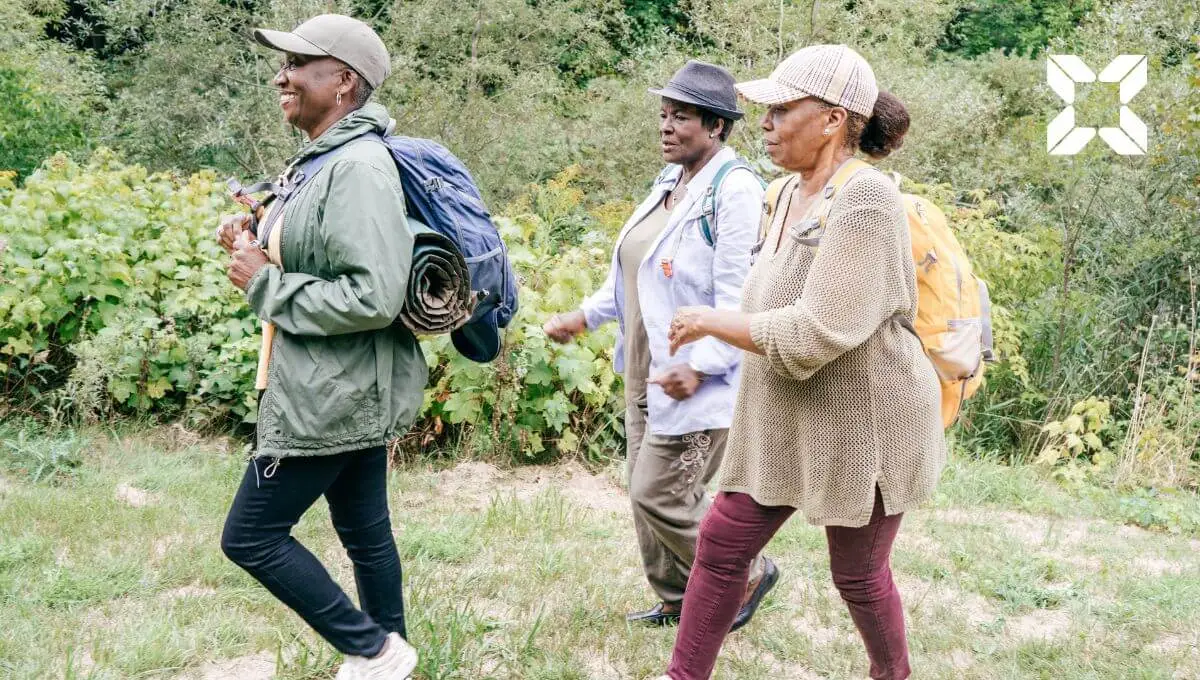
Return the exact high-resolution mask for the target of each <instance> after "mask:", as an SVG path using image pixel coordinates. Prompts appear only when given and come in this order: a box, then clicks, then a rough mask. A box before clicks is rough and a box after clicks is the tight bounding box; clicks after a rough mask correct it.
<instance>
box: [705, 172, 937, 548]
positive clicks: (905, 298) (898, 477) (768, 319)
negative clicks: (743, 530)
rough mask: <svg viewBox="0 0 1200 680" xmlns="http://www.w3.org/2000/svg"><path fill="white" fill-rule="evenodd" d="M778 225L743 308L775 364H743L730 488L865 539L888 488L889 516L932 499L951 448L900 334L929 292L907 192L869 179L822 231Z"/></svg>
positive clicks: (923, 370) (912, 348) (861, 180)
mask: <svg viewBox="0 0 1200 680" xmlns="http://www.w3.org/2000/svg"><path fill="white" fill-rule="evenodd" d="M781 203H782V202H781ZM774 212H775V214H774V215H773V216H771V217H768V218H764V219H767V220H769V221H770V225H769V228H768V231H767V235H766V238H765V239H764V244H763V247H762V250H761V251H760V252H759V253H758V255H757V259H756V261H755V263H754V265H753V267H752V268H751V270H750V274H749V276H748V277H747V279H746V284H745V289H744V292H743V298H742V308H743V310H745V311H747V312H750V313H752V314H753V316H752V320H751V325H750V333H751V337H752V338H753V340H754V344H755V345H756V346H757V347H759V348H760V349H761V350H763V352H764V353H765V356H762V355H759V354H754V353H750V352H747V353H746V356H745V359H744V361H743V364H742V382H741V388H740V391H739V393H738V400H737V406H736V407H735V410H734V417H733V425H732V427H731V429H730V433H729V443H728V449H727V450H726V453H725V461H724V465H723V467H722V475H721V483H720V488H721V490H723V491H728V492H741V493H746V494H749V495H750V496H751V497H753V498H754V500H756V501H757V502H758V503H760V504H762V505H786V506H791V507H794V508H798V509H799V510H801V511H802V512H803V513H804V515H805V517H807V518H808V521H809V522H811V523H813V524H817V525H837V526H849V527H857V526H863V525H865V524H866V523H867V522H868V521H869V520H870V517H871V510H872V507H873V505H874V491H875V486H876V484H878V485H879V488H880V490H881V493H882V496H883V503H884V509H885V511H886V512H887V514H889V515H894V514H896V513H900V512H905V511H907V510H909V509H911V508H913V507H915V506H916V505H918V504H919V503H921V502H922V501H923V500H925V499H927V498H928V497H929V495H930V494H931V493H932V491H933V488H934V485H935V484H936V482H937V479H938V476H939V474H940V473H941V469H942V466H943V465H944V463H945V460H946V441H945V437H944V436H943V431H942V423H941V416H940V412H939V404H940V396H941V393H940V389H941V388H940V387H939V385H938V381H937V376H936V374H935V373H934V369H933V366H932V364H931V363H930V362H929V359H928V358H926V356H925V353H924V352H923V351H922V349H921V344H920V341H919V340H918V339H917V337H916V336H915V335H913V333H911V332H909V331H908V330H906V329H905V327H904V325H903V324H902V319H903V318H906V319H908V321H909V322H910V323H911V321H912V320H913V319H914V318H915V316H916V311H917V292H916V275H915V271H914V265H913V260H912V256H911V254H910V248H911V246H910V244H909V234H908V223H907V221H906V219H905V214H904V208H903V206H902V204H901V201H900V193H899V191H898V190H897V188H896V186H895V184H894V183H893V182H891V181H890V180H889V179H888V178H887V177H886V176H884V175H883V174H882V173H880V172H879V171H877V170H875V169H867V170H863V171H861V172H859V173H858V174H857V175H855V176H854V178H853V179H851V180H850V181H849V182H848V183H846V185H845V186H844V187H843V188H842V189H841V191H839V192H838V194H837V195H835V196H834V197H833V202H832V208H831V211H830V213H829V218H828V220H827V221H826V222H825V224H824V226H823V227H821V226H815V227H814V226H813V225H812V224H811V223H805V224H804V225H802V226H801V227H800V228H792V225H787V228H786V229H785V227H784V225H783V224H782V221H783V215H784V213H786V210H784V209H783V208H782V205H781V207H780V209H778V210H775V211H774ZM781 229H785V233H783V234H782V240H781V241H780V242H779V243H780V245H779V249H778V251H776V250H775V244H776V242H777V239H779V237H780V230H781Z"/></svg>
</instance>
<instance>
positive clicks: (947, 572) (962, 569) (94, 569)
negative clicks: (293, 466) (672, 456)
mask: <svg viewBox="0 0 1200 680" xmlns="http://www.w3.org/2000/svg"><path fill="white" fill-rule="evenodd" d="M40 445H44V446H45V447H46V450H54V451H55V452H56V453H55V456H56V457H57V458H59V459H61V460H64V461H71V464H70V465H66V466H62V467H61V468H58V467H55V468H47V467H45V466H44V465H42V464H41V461H43V460H44V458H39V457H34V458H30V456H32V455H33V452H36V451H37V450H38V447H39V446H40ZM56 447H57V448H56ZM232 448H235V447H231V446H226V445H225V444H224V443H223V442H215V441H208V442H197V441H194V440H188V439H187V437H184V436H180V434H179V433H178V432H177V431H173V430H170V429H159V430H141V431H130V432H121V431H117V432H100V431H94V430H93V431H86V432H81V433H73V434H70V435H65V436H61V435H60V436H58V437H55V438H53V439H48V440H44V441H41V442H39V441H38V440H37V438H36V437H33V438H28V437H27V438H26V439H24V440H22V442H21V445H20V447H19V450H18V449H14V448H8V449H5V448H3V447H0V450H3V451H5V453H4V454H3V455H5V456H9V459H6V460H5V461H3V463H4V464H0V470H3V471H4V472H0V677H4V678H37V679H41V678H63V677H66V678H95V679H108V678H170V677H181V678H204V679H206V680H214V679H216V678H235V677H236V678H244V679H253V678H262V677H280V678H289V679H300V678H312V679H317V678H330V677H332V675H333V673H334V672H335V671H336V669H337V664H338V662H339V658H338V655H337V654H336V653H335V652H334V651H333V650H332V649H331V648H330V647H329V646H328V645H327V644H325V643H324V642H323V641H321V640H320V639H318V638H317V637H315V636H314V635H313V634H312V633H311V632H310V631H309V630H308V629H307V628H306V627H305V626H304V625H303V623H302V622H301V621H300V620H299V619H298V618H297V617H296V616H295V615H294V614H292V613H291V612H289V611H288V610H287V609H285V608H284V607H282V606H281V605H279V604H278V603H276V602H275V601H274V599H273V598H271V596H270V595H269V594H268V593H267V592H266V591H265V590H264V589H263V588H261V587H260V586H258V585H257V584H256V583H255V582H254V581H252V580H251V579H250V578H249V577H247V576H246V575H245V574H243V573H242V572H241V571H240V570H239V569H238V568H237V567H235V566H233V565H232V564H230V563H229V562H227V561H226V560H225V558H224V557H223V556H222V555H221V553H220V549H219V547H218V541H219V535H220V529H221V524H222V521H223V519H224V512H225V510H226V508H227V506H228V504H229V501H230V498H231V496H232V493H233V491H234V489H235V488H236V485H237V481H238V479H239V477H240V475H241V472H242V469H243V463H242V461H241V458H240V456H239V455H238V453H237V452H233V451H230V450H227V449H232ZM16 457H22V458H21V459H20V460H17V459H16ZM30 460H33V461H34V462H35V463H37V465H36V466H35V465H30V463H29V461H30ZM22 461H24V462H22ZM35 472H36V474H35ZM392 475H393V476H392V480H391V487H390V488H391V494H392V508H393V517H394V526H395V533H396V540H397V544H398V545H399V548H400V552H401V555H402V559H403V562H404V569H405V595H406V597H407V600H408V617H409V629H410V637H411V638H412V641H413V643H414V644H415V645H416V646H417V648H418V649H419V651H420V653H421V665H420V667H419V669H418V674H417V677H418V678H420V679H421V680H432V679H447V680H448V679H452V678H463V679H468V678H469V679H475V678H497V679H507V678H522V679H530V680H533V679H539V680H542V679H544V680H571V679H579V680H585V679H600V678H604V679H610V678H630V679H633V680H642V679H643V678H647V677H652V676H653V675H655V674H657V673H660V672H662V670H663V668H664V666H665V664H666V661H667V659H668V658H669V655H670V649H671V644H672V641H673V634H672V632H671V631H663V630H649V629H644V628H631V627H628V626H627V625H626V624H625V622H624V620H623V616H624V613H625V612H626V611H628V610H632V609H634V608H640V607H643V606H645V605H647V604H649V603H650V601H651V595H650V592H649V589H648V588H647V586H646V585H645V583H644V581H643V578H642V575H641V571H640V568H639V566H638V564H639V562H638V558H637V552H636V547H635V540H634V535H633V529H632V526H631V523H630V519H629V517H628V513H627V511H626V505H625V503H626V501H625V499H624V496H623V492H622V491H621V490H620V488H619V485H618V483H617V481H616V480H619V479H620V477H621V472H620V470H619V469H618V468H615V467H614V468H612V469H609V470H602V471H600V474H599V475H597V476H593V475H590V474H588V473H587V472H586V471H584V470H582V469H580V468H579V467H578V466H574V465H567V466H559V467H550V468H521V469H517V470H513V471H509V472H501V471H498V470H496V469H495V468H492V467H491V466H488V465H485V464H483V463H466V464H463V465H461V466H458V467H455V468H451V469H445V470H436V469H433V468H424V467H419V468H410V469H404V470H396V471H394V472H393V473H392ZM129 488H133V489H135V490H140V491H142V492H145V493H144V496H142V498H144V504H142V505H138V504H137V503H131V502H130V494H129V493H128V489H129ZM118 489H121V491H118ZM1131 498H1132V499H1133V501H1131V500H1130V499H1131ZM1157 502H1158V499H1157V498H1156V497H1152V496H1147V495H1146V494H1140V495H1138V496H1136V497H1131V496H1121V495H1118V494H1116V493H1115V492H1112V491H1107V490H1101V489H1088V490H1083V491H1078V492H1072V491H1069V490H1065V489H1063V488H1061V487H1059V486H1057V485H1055V484H1053V483H1050V482H1047V481H1046V480H1044V479H1043V478H1041V477H1040V476H1039V475H1038V474H1037V473H1036V472H1035V471H1034V470H1032V469H1030V468H1010V467H1003V466H998V465H994V464H991V463H986V462H966V461H957V462H955V463H953V464H952V465H951V467H950V468H949V469H948V470H947V472H946V474H945V476H944V478H943V480H942V484H941V486H940V487H939V491H938V494H937V496H936V497H935V498H934V499H933V501H931V502H930V503H929V504H928V507H926V508H924V509H922V510H920V511H917V512H913V513H910V515H909V516H908V517H907V518H906V519H905V524H904V528H903V529H902V531H901V534H900V538H899V539H898V542H897V545H896V551H895V556H894V560H893V563H894V568H895V572H896V574H897V579H898V581H899V583H900V587H901V590H902V593H903V596H904V601H905V607H906V615H907V617H908V623H909V630H910V644H911V647H912V657H913V664H914V668H915V671H916V675H915V677H920V678H946V679H950V678H955V679H957V678H979V679H983V678H987V679H989V680H990V679H994V678H1055V679H1056V680H1057V679H1059V678H1080V679H1082V678H1190V677H1200V646H1198V645H1200V638H1198V634H1197V632H1196V625H1195V624H1196V612H1197V611H1200V540H1198V538H1200V536H1197V533H1196V531H1194V530H1193V526H1194V525H1193V524H1189V523H1181V524H1170V523H1165V524H1156V523H1155V522H1143V523H1144V524H1147V525H1148V526H1152V527H1155V528H1156V529H1159V531H1147V530H1145V529H1143V528H1140V527H1137V526H1133V525H1131V524H1127V523H1126V522H1138V518H1139V517H1151V518H1153V517H1159V516H1170V517H1174V516H1181V517H1195V516H1197V515H1198V514H1200V501H1197V499H1196V498H1195V496H1188V495H1186V494H1183V495H1176V496H1171V497H1170V498H1169V499H1165V500H1164V502H1166V503H1170V505H1169V508H1168V510H1169V512H1168V513H1167V514H1166V515H1164V514H1163V512H1162V511H1160V510H1161V508H1160V507H1159V506H1157V505H1155V504H1156V503H1157ZM1131 503H1132V505H1133V506H1134V507H1135V509H1136V512H1131V513H1123V512H1122V510H1121V509H1122V508H1123V507H1128V506H1130V505H1131ZM297 535H298V536H299V537H300V539H301V540H302V541H303V542H304V543H305V544H306V545H308V546H309V547H310V548H311V549H312V550H313V551H314V552H315V553H316V554H318V555H319V556H321V557H322V559H323V560H325V562H326V564H327V565H328V567H329V569H330V572H331V573H332V574H333V575H334V577H335V578H337V579H338V580H339V581H340V582H342V583H343V584H344V585H345V586H346V587H347V589H348V591H349V592H351V593H352V592H353V586H352V576H351V569H350V565H349V562H348V560H347V559H346V557H345V556H344V554H343V553H342V552H341V550H340V548H339V546H338V542H337V538H336V536H335V534H334V532H333V530H332V528H331V527H330V525H329V519H328V512H327V509H326V508H325V506H324V505H323V503H322V504H318V505H317V506H316V507H315V508H314V509H313V510H312V511H311V512H310V513H309V515H308V516H306V517H305V519H304V521H303V522H301V524H300V525H299V527H298V528H297ZM768 552H769V553H770V554H771V555H772V556H773V557H774V558H775V559H776V561H777V562H778V563H779V564H780V566H781V568H782V570H783V578H782V580H781V581H780V585H779V587H778V588H777V589H776V590H775V591H774V592H773V593H772V594H771V595H770V596H769V597H768V598H767V600H766V602H765V604H764V606H763V608H762V610H761V611H760V614H759V616H758V617H756V619H755V621H754V622H753V623H752V624H751V625H750V626H749V627H748V628H746V629H745V630H744V631H743V632H739V633H737V634H735V635H733V636H731V637H730V639H729V640H728V642H727V644H726V646H725V649H724V651H723V653H722V656H721V661H720V662H719V664H718V666H717V675H716V677H718V678H744V679H746V680H759V679H761V680H766V679H768V678H771V679H775V678H799V679H805V678H862V677H864V676H865V675H866V662H865V654H864V653H863V651H862V647H861V643H860V642H859V640H858V638H857V636H856V634H855V631H854V629H853V626H852V624H851V623H850V620H849V617H848V616H847V614H846V611H845V608H844V606H843V605H842V603H841V601H840V599H839V598H838V595H837V592H836V590H834V588H833V587H832V585H831V583H830V580H829V576H828V572H827V569H828V561H827V557H826V553H825V544H824V536H823V533H822V532H821V531H820V530H819V529H816V528H813V527H809V526H807V525H805V524H804V523H802V522H801V521H792V522H791V523H789V524H788V525H786V526H785V528H784V529H783V531H782V532H781V533H780V534H779V536H778V537H776V539H775V541H774V542H773V543H772V545H771V546H770V547H769V549H768Z"/></svg>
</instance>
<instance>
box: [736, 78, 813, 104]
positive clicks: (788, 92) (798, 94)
mask: <svg viewBox="0 0 1200 680" xmlns="http://www.w3.org/2000/svg"><path fill="white" fill-rule="evenodd" d="M733 87H734V89H736V90H737V91H738V93H739V94H741V95H742V96H743V97H745V98H746V99H749V100H750V101H752V102H754V103H756V104H786V103H787V102H794V101H796V100H797V99H804V98H805V97H811V96H813V95H811V94H809V93H808V92H805V91H804V90H799V89H796V88H794V87H788V86H787V85H783V84H781V83H777V82H775V81H774V80H771V79H770V78H762V79H761V80H748V81H746V82H744V83H737V84H736V85H734V86H733Z"/></svg>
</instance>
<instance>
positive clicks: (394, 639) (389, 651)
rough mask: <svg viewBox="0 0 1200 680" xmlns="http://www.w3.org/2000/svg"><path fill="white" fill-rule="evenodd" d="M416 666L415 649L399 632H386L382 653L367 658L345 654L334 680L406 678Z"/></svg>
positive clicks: (400, 679) (402, 679)
mask: <svg viewBox="0 0 1200 680" xmlns="http://www.w3.org/2000/svg"><path fill="white" fill-rule="evenodd" d="M416 667H417V650H416V649H413V646H412V645H410V644H408V643H407V642H405V640H404V638H402V637H400V634H399V633H388V637H387V643H386V646H385V647H384V650H383V653H382V654H380V655H379V656H377V657H375V658H373V659H368V658H367V657H365V656H349V655H347V656H346V661H345V662H344V663H342V667H341V668H339V669H338V672H337V676H335V678H336V680H408V678H409V676H410V675H412V672H413V669H415V668H416Z"/></svg>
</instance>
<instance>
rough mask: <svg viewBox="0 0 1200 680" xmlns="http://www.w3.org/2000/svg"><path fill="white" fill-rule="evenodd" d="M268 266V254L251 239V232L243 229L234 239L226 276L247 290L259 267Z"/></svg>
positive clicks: (234, 283) (240, 287)
mask: <svg viewBox="0 0 1200 680" xmlns="http://www.w3.org/2000/svg"><path fill="white" fill-rule="evenodd" d="M265 266H267V254H266V252H264V251H263V249H262V248H260V247H258V244H257V243H252V242H251V241H250V235H249V232H246V231H243V232H241V233H239V234H238V235H237V237H236V238H235V239H234V241H233V257H232V258H231V259H230V260H229V266H228V267H227V268H226V269H225V274H226V276H228V277H229V280H230V281H232V282H233V285H235V286H237V287H238V288H239V289H241V290H246V286H247V285H249V283H250V279H252V278H254V275H255V274H257V273H258V270H259V269H262V268H263V267H265Z"/></svg>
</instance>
